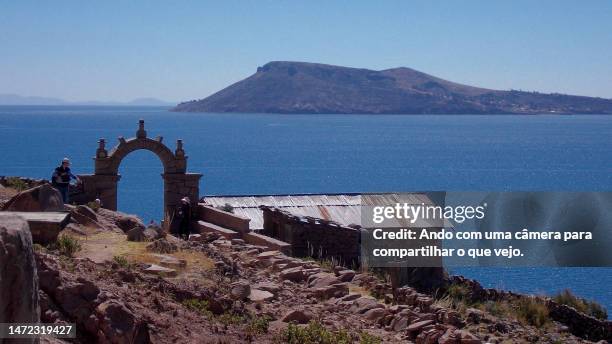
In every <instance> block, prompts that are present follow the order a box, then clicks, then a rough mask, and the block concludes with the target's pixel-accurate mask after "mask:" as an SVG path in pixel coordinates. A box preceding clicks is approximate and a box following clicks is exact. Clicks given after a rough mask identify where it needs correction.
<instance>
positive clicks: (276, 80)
mask: <svg viewBox="0 0 612 344" xmlns="http://www.w3.org/2000/svg"><path fill="white" fill-rule="evenodd" d="M172 110H173V111H181V112H241V113H286V114H300V113H315V114H328V113H329V114H612V99H604V98H595V97H585V96H573V95H565V94H557V93H553V94H544V93H539V92H525V91H516V90H510V91H501V90H492V89H486V88H479V87H473V86H467V85H462V84H458V83H454V82H451V81H447V80H444V79H440V78H437V77H435V76H432V75H428V74H425V73H422V72H419V71H416V70H414V69H410V68H405V67H401V68H393V69H386V70H381V71H375V70H369V69H361V68H348V67H341V66H332V65H325V64H318V63H305V62H282V61H280V62H269V63H267V64H266V65H264V66H263V67H259V68H257V72H256V73H255V74H253V75H251V76H249V77H248V78H246V79H244V80H241V81H239V82H237V83H235V84H233V85H230V86H229V87H226V88H224V89H223V90H221V91H219V92H217V93H215V94H213V95H211V96H209V97H207V98H204V99H201V100H192V101H187V102H183V103H180V104H178V105H177V106H176V107H175V108H173V109H172Z"/></svg>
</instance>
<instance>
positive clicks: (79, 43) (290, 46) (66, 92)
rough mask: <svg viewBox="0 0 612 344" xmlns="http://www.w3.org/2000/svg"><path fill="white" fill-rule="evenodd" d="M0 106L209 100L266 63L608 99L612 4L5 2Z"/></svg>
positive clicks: (0, 24)
mask: <svg viewBox="0 0 612 344" xmlns="http://www.w3.org/2000/svg"><path fill="white" fill-rule="evenodd" d="M0 9H1V10H0V44H2V46H3V49H4V51H5V53H4V54H2V56H0V74H1V75H3V78H1V79H0V94H18V95H21V96H26V97H27V96H36V97H50V98H60V99H64V100H67V101H70V102H86V101H105V102H109V101H112V102H127V101H131V100H132V99H136V98H143V97H144V98H149V97H150V98H157V99H161V100H164V101H167V102H171V103H174V102H182V101H188V100H192V99H201V98H205V97H207V96H209V95H211V94H213V93H215V92H217V91H219V90H221V89H223V88H224V87H227V86H229V85H230V84H232V83H234V82H237V81H239V80H241V79H243V78H246V77H248V76H249V75H251V74H253V73H254V72H255V71H256V69H257V67H258V66H261V65H263V64H265V63H267V62H269V61H278V60H285V61H305V62H315V63H325V64H332V65H339V66H347V67H358V68H367V69H374V70H381V69H388V68H395V67H409V68H413V69H416V70H419V71H422V72H424V73H427V74H431V75H434V76H437V77H440V78H443V79H446V80H450V81H453V82H458V83H463V84H467V85H473V86H478V87H484V88H491V89H500V90H509V89H522V90H526V91H538V92H543V93H553V92H558V93H564V94H574V95H584V96H594V97H603V98H612V78H609V76H610V75H612V63H611V62H610V61H612V3H611V2H608V1H590V2H586V3H585V2H579V1H550V0H548V1H539V2H531V1H525V0H522V1H512V2H510V1H508V2H503V3H502V2H488V1H470V2H461V3H459V2H451V1H445V2H436V3H430V2H427V1H412V2H384V3H380V4H375V3H369V2H350V3H349V2H335V3H326V2H319V3H312V2H309V3H285V2H257V3H250V2H235V3H208V2H181V3H180V5H179V4H175V3H167V2H161V1H153V2H150V1H147V2H142V1H136V2H129V3H122V2H116V1H109V2H103V3H92V4H84V3H81V2H77V1H66V2H61V3H56V2H48V3H40V2H35V1H21V2H9V3H4V4H3V5H1V6H0Z"/></svg>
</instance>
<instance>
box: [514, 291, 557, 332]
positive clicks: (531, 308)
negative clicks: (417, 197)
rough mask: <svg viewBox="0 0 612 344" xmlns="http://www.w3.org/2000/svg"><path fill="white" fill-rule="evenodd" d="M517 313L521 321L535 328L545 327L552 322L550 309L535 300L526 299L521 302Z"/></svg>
mask: <svg viewBox="0 0 612 344" xmlns="http://www.w3.org/2000/svg"><path fill="white" fill-rule="evenodd" d="M516 312H517V318H518V319H519V321H521V322H522V323H524V324H529V325H533V326H535V327H543V326H544V325H546V324H547V323H548V322H549V321H550V318H549V316H548V307H546V305H545V304H544V303H543V302H541V301H539V300H537V299H535V298H526V297H524V298H522V299H521V300H519V302H518V304H517V310H516Z"/></svg>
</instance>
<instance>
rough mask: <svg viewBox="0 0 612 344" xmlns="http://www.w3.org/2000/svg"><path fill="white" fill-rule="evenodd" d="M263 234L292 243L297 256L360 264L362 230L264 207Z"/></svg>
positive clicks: (292, 248)
mask: <svg viewBox="0 0 612 344" xmlns="http://www.w3.org/2000/svg"><path fill="white" fill-rule="evenodd" d="M260 209H261V210H262V211H263V217H264V229H263V231H262V234H264V235H267V236H270V237H273V238H275V239H278V240H282V241H284V242H287V243H289V244H291V255H293V256H296V257H314V258H327V259H331V258H334V259H336V260H338V263H339V264H341V265H344V266H352V265H353V264H356V265H357V264H359V261H360V251H359V248H360V243H361V232H360V230H359V229H355V228H351V227H347V226H343V225H340V224H338V223H336V222H332V221H324V220H322V219H315V218H311V217H299V216H295V215H292V214H290V213H288V212H286V211H283V210H280V209H278V208H273V207H266V206H261V207H260Z"/></svg>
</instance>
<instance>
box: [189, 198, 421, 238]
mask: <svg viewBox="0 0 612 344" xmlns="http://www.w3.org/2000/svg"><path fill="white" fill-rule="evenodd" d="M363 196H365V197H363ZM370 196H373V197H370ZM372 200H375V202H376V203H377V204H378V205H389V204H395V203H398V202H408V203H410V204H421V203H425V204H432V201H431V200H430V199H429V198H428V197H427V195H425V194H422V193H412V194H406V193H401V194H399V193H380V194H305V195H253V196H248V195H246V196H204V197H202V199H201V202H203V203H206V204H208V205H211V206H213V207H221V206H223V205H225V204H229V205H231V206H232V207H233V208H234V214H236V215H239V216H242V217H246V218H249V219H251V222H250V227H251V229H253V230H257V229H263V212H262V211H261V209H259V206H262V205H264V206H268V207H274V208H279V209H282V210H284V211H287V212H290V213H292V214H294V215H296V216H310V217H316V218H321V219H325V220H331V221H334V222H337V223H339V224H342V225H345V226H348V225H352V224H356V225H360V224H361V206H362V201H365V202H366V203H372ZM377 204H367V205H377Z"/></svg>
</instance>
